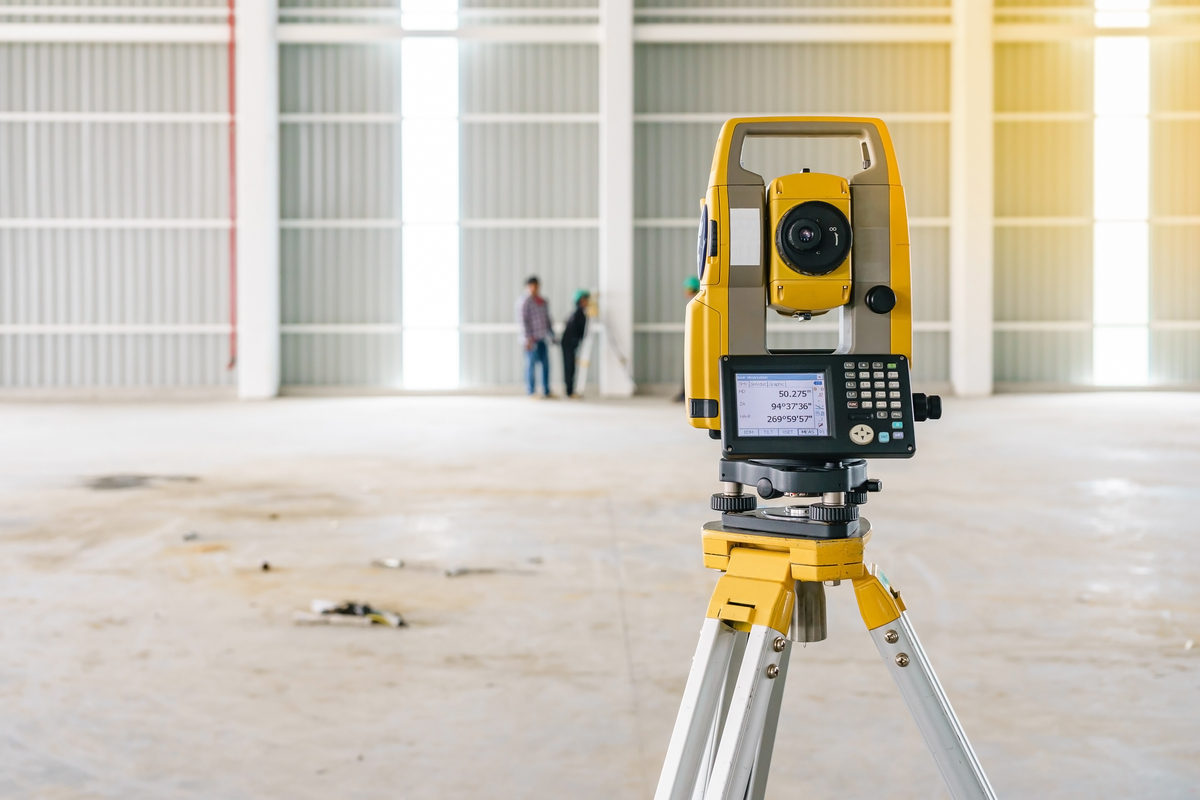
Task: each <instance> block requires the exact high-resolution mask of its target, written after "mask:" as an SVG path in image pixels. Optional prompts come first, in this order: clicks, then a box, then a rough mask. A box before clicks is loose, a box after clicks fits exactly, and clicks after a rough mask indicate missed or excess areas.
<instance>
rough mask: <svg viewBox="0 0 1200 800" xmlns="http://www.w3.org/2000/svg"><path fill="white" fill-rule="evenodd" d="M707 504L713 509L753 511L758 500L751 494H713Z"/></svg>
mask: <svg viewBox="0 0 1200 800" xmlns="http://www.w3.org/2000/svg"><path fill="white" fill-rule="evenodd" d="M709 505H711V506H712V510H713V511H722V512H724V511H753V510H754V509H755V508H757V507H758V501H757V500H756V499H755V498H754V495H752V494H714V495H713V496H712V500H711V501H710V503H709Z"/></svg>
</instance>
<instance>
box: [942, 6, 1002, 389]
mask: <svg viewBox="0 0 1200 800" xmlns="http://www.w3.org/2000/svg"><path fill="white" fill-rule="evenodd" d="M992 61H993V54H992V0H954V41H953V44H952V45H951V78H950V110H951V123H950V380H951V382H952V383H953V384H954V392H955V394H958V395H961V396H968V397H969V396H978V395H987V394H991V393H992V318H993V306H992V281H993V278H992V258H993V250H992V247H993V244H992V239H993V224H994V219H993V217H994V209H993V197H992V192H993V169H994V167H993V164H994V157H993V145H992V138H993V129H992V126H993V105H992V102H993V101H992V92H993V89H992Z"/></svg>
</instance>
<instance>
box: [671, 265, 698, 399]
mask: <svg viewBox="0 0 1200 800" xmlns="http://www.w3.org/2000/svg"><path fill="white" fill-rule="evenodd" d="M698 294H700V279H699V278H697V277H696V276H695V275H688V276H687V277H686V278H684V279H683V296H684V303H683V304H684V305H685V306H686V305H687V304H688V303H690V302H692V298H693V297H695V296H696V295H698ZM686 394H687V389H686V387H683V386H681V387H680V389H679V394H677V395H675V402H676V403H682V402H683V401H684V399H685V395H686Z"/></svg>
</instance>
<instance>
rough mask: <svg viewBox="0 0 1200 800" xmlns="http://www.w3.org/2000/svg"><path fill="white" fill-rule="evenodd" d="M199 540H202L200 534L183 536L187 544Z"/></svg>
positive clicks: (192, 533) (193, 533)
mask: <svg viewBox="0 0 1200 800" xmlns="http://www.w3.org/2000/svg"><path fill="white" fill-rule="evenodd" d="M199 538H200V534H198V533H196V532H195V531H192V532H191V533H185V534H184V535H183V540H184V541H185V542H191V541H195V540H196V539H199Z"/></svg>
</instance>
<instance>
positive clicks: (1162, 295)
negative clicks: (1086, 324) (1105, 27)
mask: <svg viewBox="0 0 1200 800" xmlns="http://www.w3.org/2000/svg"><path fill="white" fill-rule="evenodd" d="M1150 112H1151V118H1150V158H1151V166H1150V215H1151V219H1150V320H1151V322H1150V325H1151V329H1150V375H1151V379H1152V380H1153V381H1155V382H1157V383H1164V384H1170V383H1197V382H1200V146H1198V143H1200V42H1172V41H1158V42H1152V43H1151V47H1150Z"/></svg>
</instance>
